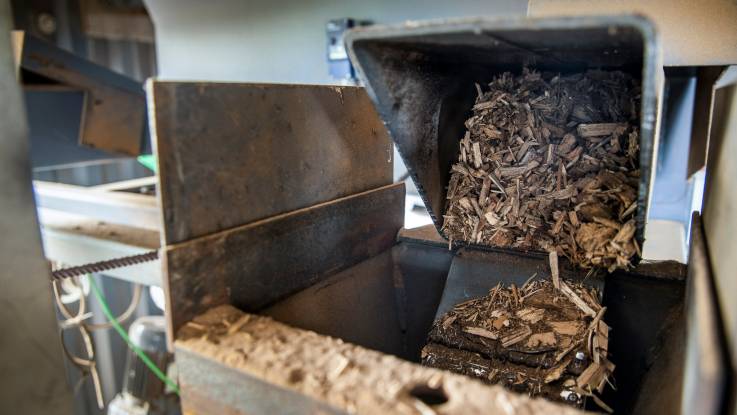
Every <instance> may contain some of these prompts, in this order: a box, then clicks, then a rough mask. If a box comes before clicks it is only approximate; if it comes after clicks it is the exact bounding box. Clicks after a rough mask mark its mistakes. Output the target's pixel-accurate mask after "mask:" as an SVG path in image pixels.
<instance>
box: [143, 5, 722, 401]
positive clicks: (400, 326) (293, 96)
mask: <svg viewBox="0 0 737 415" xmlns="http://www.w3.org/2000/svg"><path fill="white" fill-rule="evenodd" d="M347 45H348V49H349V53H350V54H351V57H352V60H353V61H354V63H355V64H356V66H357V69H358V72H359V76H361V77H362V79H363V80H364V81H365V83H366V87H367V89H366V92H368V94H366V93H365V92H364V91H363V90H362V89H359V88H352V87H321V86H296V85H295V86H292V85H267V84H217V83H187V82H157V81H153V82H151V83H149V84H148V87H147V94H148V99H149V107H150V111H151V114H152V119H151V123H152V128H151V130H152V137H153V140H154V147H155V148H156V151H157V156H158V165H159V169H160V171H159V183H158V184H159V186H158V198H159V201H160V207H161V209H162V214H163V221H162V229H161V232H162V233H161V235H162V250H161V258H162V263H163V265H164V273H165V278H166V281H167V291H168V300H169V302H168V305H169V308H168V317H169V323H170V335H171V340H172V345H173V347H174V350H175V354H176V360H177V364H178V366H179V371H180V372H179V382H180V385H181V388H182V405H183V410H184V412H188V413H203V414H204V413H223V412H228V413H273V412H282V413H311V412H324V413H346V412H348V413H350V412H358V413H380V412H390V413H482V412H483V413H487V412H495V411H503V412H505V413H525V412H533V413H538V412H539V413H552V412H566V411H568V410H567V409H566V408H564V407H559V406H554V405H553V404H551V403H548V402H545V401H540V400H531V399H529V398H526V397H524V396H518V395H514V394H511V393H509V392H506V391H504V390H502V389H500V388H499V387H488V386H483V385H481V384H479V383H476V382H473V381H471V380H469V379H467V378H463V377H459V376H457V375H453V374H450V373H444V372H439V371H436V370H432V369H428V368H423V367H420V366H418V365H416V364H413V363H410V362H417V361H418V360H419V357H420V356H419V354H420V349H421V347H422V345H424V342H425V340H426V336H427V333H428V331H429V328H430V326H431V324H432V323H433V319H434V318H435V316H436V312H437V311H438V307H439V306H440V307H442V305H441V304H442V303H443V302H444V301H446V302H447V301H451V300H449V299H448V298H446V297H448V296H451V297H453V300H452V303H455V302H457V301H458V300H459V299H468V298H472V297H474V296H478V295H481V294H483V293H484V292H485V291H486V290H488V289H489V288H490V286H493V285H494V284H496V282H499V281H506V282H509V281H525V280H527V279H528V278H529V277H530V276H531V275H535V274H537V275H539V276H540V277H547V276H548V275H549V273H550V271H549V270H548V267H547V260H546V258H547V257H546V256H544V255H540V254H539V253H535V252H521V251H513V250H505V249H502V250H500V249H492V248H484V247H479V246H474V245H469V244H463V243H452V244H450V245H449V243H448V241H446V240H444V238H443V237H441V236H440V235H439V234H438V232H437V229H435V228H433V227H426V228H420V229H415V230H400V228H401V224H402V212H403V206H402V203H403V202H402V201H403V193H404V192H403V185H402V184H391V183H390V176H391V168H390V162H391V154H392V152H391V143H390V141H389V137H388V136H387V135H386V133H385V131H386V130H385V129H384V127H383V125H382V121H383V124H384V125H386V127H387V129H388V132H389V134H390V136H391V138H392V139H393V140H394V142H395V143H396V144H397V146H398V147H399V150H400V153H401V154H402V156H403V158H404V160H405V162H406V164H407V165H408V167H409V170H410V173H411V176H412V178H413V180H414V181H415V184H416V185H417V187H418V190H419V191H420V194H421V195H423V198H424V200H425V203H426V206H427V207H428V210H429V211H430V213H431V215H433V218H434V219H435V225H436V227H437V228H438V229H439V227H440V224H441V221H440V220H439V218H440V215H441V214H442V212H443V204H444V194H445V193H444V192H445V190H444V189H445V186H446V184H447V180H448V177H447V172H448V171H449V166H450V164H451V163H452V162H453V161H454V160H453V159H454V157H455V154H456V153H454V151H453V149H455V148H457V142H458V141H457V140H459V139H460V138H461V132H462V129H461V128H462V123H463V120H464V119H465V118H466V114H465V112H464V111H465V108H468V107H469V105H468V104H469V103H470V102H472V96H473V94H474V92H475V91H474V90H473V89H469V88H467V86H468V85H469V82H471V84H472V81H474V80H477V79H488V78H489V77H490V76H492V75H493V74H494V73H499V72H500V71H504V70H515V71H519V70H521V68H522V67H524V66H526V65H530V64H535V65H537V66H539V67H544V68H547V69H550V70H556V71H571V70H581V69H585V68H590V67H594V68H602V67H603V68H618V69H621V70H624V71H628V72H629V73H631V74H632V75H633V76H636V77H638V79H640V81H641V83H642V104H641V108H640V120H641V124H640V130H641V142H640V146H641V159H640V168H641V169H642V171H641V173H642V180H641V182H640V186H639V196H638V197H639V204H638V214H637V217H638V222H637V225H638V226H637V238H639V240H640V241H642V238H643V236H644V229H645V226H646V223H645V218H646V213H647V206H648V203H649V197H650V193H649V192H650V180H651V171H652V168H653V155H654V154H655V152H656V143H657V137H658V128H657V126H658V120H659V113H658V110H659V104H658V99H659V97H660V96H661V92H660V89H659V87H660V86H661V80H660V79H659V76H660V75H661V72H660V71H659V63H658V60H657V57H658V43H657V39H656V35H655V33H654V31H653V29H652V26H651V25H650V24H649V23H648V22H647V21H646V20H644V19H642V18H634V17H611V18H588V17H587V18H565V19H540V20H537V19H529V20H528V19H519V20H518V19H508V20H499V21H496V20H483V19H473V20H458V21H447V22H433V23H428V24H417V23H412V24H408V25H404V26H396V27H373V28H369V29H362V30H357V31H355V32H353V33H352V34H350V35H349V36H348V38H347ZM464 88H465V89H464ZM369 97H370V99H371V100H372V101H373V103H374V104H375V106H376V109H377V112H378V116H375V115H373V114H374V113H373V110H372V108H371V105H370V102H369ZM703 229H704V228H703V226H702V225H701V220H700V218H699V216H698V215H697V216H696V217H695V219H694V226H693V231H692V239H691V254H690V258H691V259H690V262H689V266H688V268H687V267H685V266H683V265H680V264H676V263H670V262H647V261H644V262H641V263H640V264H639V265H638V266H637V267H636V268H635V269H634V270H632V271H627V272H625V271H617V272H615V273H613V274H609V275H607V276H606V278H605V280H604V281H602V282H601V283H602V284H604V296H603V304H604V305H605V306H606V307H607V308H608V316H609V321H608V323H609V324H610V326H611V329H612V334H611V338H610V342H609V351H610V353H611V354H612V355H613V356H616V361H617V369H616V375H615V378H616V391H614V390H611V391H609V392H607V393H606V394H605V395H604V400H605V401H607V402H609V405H610V406H611V407H612V409H613V410H614V411H616V412H618V413H626V412H634V413H653V412H659V413H672V412H674V411H678V410H683V411H684V412H686V413H688V412H692V413H693V412H699V413H718V412H719V411H720V410H721V409H722V408H725V407H726V405H728V403H727V402H728V397H729V393H728V392H727V390H728V388H729V387H730V386H729V383H728V382H729V380H728V379H729V375H728V372H727V370H728V369H727V367H729V366H728V365H723V366H721V367H722V368H723V369H722V370H720V371H716V372H711V371H705V368H704V365H705V364H707V361H719V362H724V361H726V359H727V357H726V356H727V354H726V352H725V350H724V348H723V345H722V343H720V340H719V338H720V334H719V333H718V331H716V330H715V328H716V327H717V326H718V324H717V322H716V320H715V319H717V317H716V314H715V309H714V305H713V304H715V302H714V298H713V293H712V292H711V289H710V288H709V287H710V284H712V283H711V282H710V281H711V278H712V277H711V274H710V271H709V267H708V266H705V265H704V261H705V258H707V256H708V248H707V244H706V243H704V238H705V237H704V234H703ZM561 272H562V276H564V277H566V278H569V279H572V280H576V279H578V280H581V279H583V278H584V277H585V275H584V274H585V273H581V272H580V271H578V270H576V269H575V268H573V267H570V266H566V265H565V264H564V265H563V266H562V270H561ZM687 275H688V284H686V280H687V278H686V277H687ZM448 287H459V288H458V290H459V291H456V292H453V291H452V290H449V289H448ZM686 292H688V296H687V298H688V302H687V303H684V296H685V294H686ZM684 332H686V333H687V337H686V338H684V334H683V333H684ZM343 341H345V342H350V343H343ZM687 345H688V349H687V348H686V346H687ZM686 350H688V351H687V352H686ZM710 359H713V360H710ZM696 379H699V380H698V381H696ZM696 395H698V396H699V397H700V398H699V399H697V400H696V399H687V398H684V397H691V396H696ZM682 405H683V406H682ZM591 409H593V407H592V408H591Z"/></svg>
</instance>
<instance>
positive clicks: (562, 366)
mask: <svg viewBox="0 0 737 415" xmlns="http://www.w3.org/2000/svg"><path fill="white" fill-rule="evenodd" d="M571 360H573V357H569V358H567V359H566V360H564V361H563V362H561V363H559V364H558V365H557V366H555V367H554V368H553V369H551V370H550V372H548V374H547V375H545V380H544V382H545V383H550V382H553V381H556V380H558V379H560V377H561V375H562V374H563V372H565V371H566V368H567V367H568V365H569V364H571Z"/></svg>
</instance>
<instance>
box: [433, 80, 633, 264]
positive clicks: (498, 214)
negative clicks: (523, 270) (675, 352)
mask: <svg viewBox="0 0 737 415" xmlns="http://www.w3.org/2000/svg"><path fill="white" fill-rule="evenodd" d="M476 87H477V90H478V91H477V92H478V95H477V97H476V103H475V105H474V106H473V109H472V110H473V115H472V116H471V118H469V119H468V120H467V121H466V128H467V131H466V133H465V136H464V137H463V138H462V139H461V141H460V146H459V154H458V159H457V162H456V163H455V164H453V166H452V167H451V178H450V182H449V184H448V189H447V199H448V202H447V209H446V212H445V215H444V222H443V232H444V233H445V235H446V236H447V237H448V239H449V240H451V242H452V241H453V240H456V241H465V242H470V243H474V244H482V245H491V246H496V247H508V248H516V249H522V250H540V251H552V250H555V251H557V252H558V254H560V255H564V256H566V257H567V258H568V259H570V261H571V262H572V263H574V264H576V265H578V266H580V267H582V268H592V267H602V268H606V269H608V270H609V271H610V272H611V271H613V270H615V269H618V268H624V269H627V268H629V267H631V265H632V259H633V258H634V257H635V256H638V257H639V256H640V255H641V252H640V247H639V245H638V242H637V241H636V239H635V230H636V225H637V224H636V220H635V213H636V210H637V191H638V186H639V178H640V170H639V133H638V128H637V126H638V125H639V120H638V113H639V108H640V87H639V84H638V83H637V82H636V80H635V79H633V78H632V77H631V76H629V75H627V74H624V73H622V72H605V71H594V70H591V71H587V72H585V73H579V74H571V75H565V76H560V75H555V76H553V75H552V74H550V75H548V74H545V75H543V74H541V73H539V72H535V71H530V70H524V71H523V73H522V75H519V76H513V75H512V74H511V73H508V72H507V73H504V74H502V75H500V76H497V77H496V78H495V79H494V80H493V81H492V82H491V83H490V84H489V85H488V86H484V87H481V86H479V85H477V86H476Z"/></svg>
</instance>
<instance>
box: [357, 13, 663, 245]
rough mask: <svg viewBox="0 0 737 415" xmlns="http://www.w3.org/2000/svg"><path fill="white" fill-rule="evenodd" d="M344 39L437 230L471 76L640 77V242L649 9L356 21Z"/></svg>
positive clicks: (648, 177) (651, 58) (654, 62)
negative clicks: (589, 72) (595, 73)
mask: <svg viewBox="0 0 737 415" xmlns="http://www.w3.org/2000/svg"><path fill="white" fill-rule="evenodd" d="M346 45H347V47H348V51H349V54H350V57H351V60H352V61H353V63H354V64H355V66H356V69H357V72H358V76H359V78H360V79H361V80H362V81H363V83H364V84H365V86H366V89H367V91H368V94H369V96H370V97H371V99H372V100H373V102H374V104H375V105H376V108H377V110H378V113H379V115H380V116H381V118H382V119H383V121H384V123H385V124H386V126H387V128H388V130H389V133H390V135H391V137H392V139H393V140H394V142H395V143H396V145H397V149H398V150H399V153H400V155H401V156H402V158H403V159H404V162H405V163H406V165H407V169H408V171H409V173H410V176H411V177H412V179H413V180H414V182H415V184H416V185H417V190H418V191H419V193H420V196H422V199H423V201H424V202H425V206H426V207H427V210H428V212H429V213H430V216H431V217H432V220H433V222H434V223H435V226H436V228H437V229H438V230H439V231H440V229H441V227H442V224H443V220H442V215H443V213H444V212H445V209H446V198H445V196H446V189H447V186H448V182H449V180H450V167H451V165H452V164H453V163H454V162H455V161H456V160H457V158H458V143H459V141H460V139H461V138H462V137H463V133H464V130H465V127H464V121H465V120H466V119H467V118H468V117H469V116H470V113H471V112H470V108H471V107H472V106H473V103H474V97H475V95H476V90H475V88H474V83H477V82H478V83H485V82H489V81H490V80H491V79H492V78H493V77H494V76H495V75H498V74H501V73H503V72H506V71H512V72H520V71H521V70H522V68H523V67H531V68H535V69H540V70H548V71H555V72H561V73H571V72H581V71H585V70H586V69H594V68H596V69H605V70H621V71H624V72H627V73H629V74H631V75H632V76H633V77H635V78H636V79H638V80H640V82H641V85H642V96H641V108H640V125H639V127H640V169H641V176H640V185H639V191H638V208H637V214H636V220H637V232H636V235H635V237H636V238H637V241H638V242H639V243H640V244H642V243H643V242H644V231H645V222H646V218H647V208H648V203H649V193H650V192H649V190H650V186H651V182H652V176H653V169H652V167H653V164H654V163H653V156H654V154H655V147H656V139H655V137H656V124H657V123H656V120H657V110H658V96H659V92H658V91H659V82H658V79H657V74H658V73H659V72H658V71H657V69H658V59H659V56H658V42H657V36H656V33H655V30H654V27H653V25H652V24H651V23H650V22H649V21H648V20H646V19H645V18H643V17H639V16H616V17H572V18H547V19H529V18H516V19H509V18H506V19H502V20H491V19H456V20H439V21H430V22H423V23H414V22H409V23H405V24H403V25H399V26H389V27H380V26H373V27H369V28H360V29H356V30H353V31H351V32H350V33H349V34H348V35H347V37H346ZM461 245H467V244H463V243H461Z"/></svg>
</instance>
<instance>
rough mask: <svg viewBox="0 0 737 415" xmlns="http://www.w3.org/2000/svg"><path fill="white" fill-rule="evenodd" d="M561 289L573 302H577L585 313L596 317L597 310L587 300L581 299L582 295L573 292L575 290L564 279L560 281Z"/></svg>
mask: <svg viewBox="0 0 737 415" xmlns="http://www.w3.org/2000/svg"><path fill="white" fill-rule="evenodd" d="M560 291H561V292H562V293H563V294H564V295H565V296H566V297H568V299H569V300H571V302H573V304H575V305H576V306H577V307H578V308H580V309H581V311H583V312H584V314H586V315H587V316H591V317H594V316H595V315H596V311H594V309H593V308H591V306H589V305H588V304H587V303H586V302H585V301H583V300H582V299H581V297H579V296H578V295H577V294H576V293H575V292H573V290H571V288H570V287H569V286H568V284H566V283H565V282H563V281H561V282H560Z"/></svg>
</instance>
